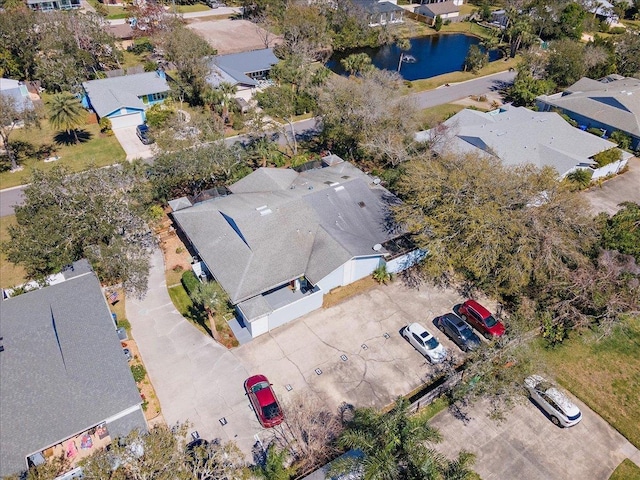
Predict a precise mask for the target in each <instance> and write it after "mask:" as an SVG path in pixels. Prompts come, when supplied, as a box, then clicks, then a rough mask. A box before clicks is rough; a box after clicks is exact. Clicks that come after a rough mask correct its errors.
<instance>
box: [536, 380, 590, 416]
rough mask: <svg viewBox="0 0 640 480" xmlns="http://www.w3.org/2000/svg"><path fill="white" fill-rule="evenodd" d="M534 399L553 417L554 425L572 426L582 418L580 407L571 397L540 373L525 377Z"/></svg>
mask: <svg viewBox="0 0 640 480" xmlns="http://www.w3.org/2000/svg"><path fill="white" fill-rule="evenodd" d="M524 384H525V386H526V387H527V390H529V395H530V396H531V398H532V400H533V401H534V402H536V403H537V404H538V406H539V407H540V408H542V409H543V410H544V411H545V412H547V414H548V415H549V416H550V417H551V421H552V422H553V424H554V425H558V426H563V427H571V426H573V425H575V424H576V423H578V422H579V421H580V420H582V413H581V412H580V409H579V408H578V407H577V406H576V405H575V404H574V403H573V402H572V401H571V400H569V397H567V395H566V394H565V393H564V392H562V391H561V390H559V389H558V388H557V387H556V386H554V385H553V384H551V383H550V382H548V381H547V380H545V379H544V378H542V377H541V376H540V375H531V376H530V377H527V378H525V380H524Z"/></svg>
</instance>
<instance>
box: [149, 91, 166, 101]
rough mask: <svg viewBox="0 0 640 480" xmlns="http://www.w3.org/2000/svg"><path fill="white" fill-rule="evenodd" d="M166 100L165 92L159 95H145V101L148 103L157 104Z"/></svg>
mask: <svg viewBox="0 0 640 480" xmlns="http://www.w3.org/2000/svg"><path fill="white" fill-rule="evenodd" d="M165 98H167V94H166V93H165V92H161V93H150V94H149V95H147V101H149V102H159V101H161V100H164V99H165Z"/></svg>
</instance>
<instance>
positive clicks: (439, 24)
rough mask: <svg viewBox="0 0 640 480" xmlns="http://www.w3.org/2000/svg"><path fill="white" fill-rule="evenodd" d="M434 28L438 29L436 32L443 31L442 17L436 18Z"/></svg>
mask: <svg viewBox="0 0 640 480" xmlns="http://www.w3.org/2000/svg"><path fill="white" fill-rule="evenodd" d="M433 28H435V29H436V32H439V31H440V30H441V29H442V17H441V16H440V15H437V16H436V21H435V24H434V26H433Z"/></svg>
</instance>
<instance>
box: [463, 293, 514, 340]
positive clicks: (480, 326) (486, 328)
mask: <svg viewBox="0 0 640 480" xmlns="http://www.w3.org/2000/svg"><path fill="white" fill-rule="evenodd" d="M458 313H459V315H460V316H461V317H462V318H463V319H464V320H466V321H467V322H468V323H470V324H471V325H473V326H474V327H475V328H476V329H477V330H478V331H479V332H480V333H482V334H483V335H484V336H485V337H487V338H491V337H501V336H502V335H503V334H504V331H505V328H504V325H503V324H502V323H501V322H500V321H499V320H496V318H495V317H494V316H493V315H492V314H491V312H490V311H489V310H487V309H486V308H484V307H483V306H482V305H480V304H479V303H478V302H476V301H475V300H467V301H466V302H464V303H463V304H462V305H460V309H459V310H458Z"/></svg>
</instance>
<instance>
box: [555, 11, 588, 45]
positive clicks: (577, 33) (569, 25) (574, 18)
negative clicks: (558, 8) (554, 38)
mask: <svg viewBox="0 0 640 480" xmlns="http://www.w3.org/2000/svg"><path fill="white" fill-rule="evenodd" d="M585 15H586V13H585V10H584V8H583V7H582V6H581V5H579V4H578V3H576V2H570V3H569V4H568V5H567V6H566V7H565V8H564V10H562V14H561V15H560V22H559V23H560V28H561V30H562V33H563V34H564V36H565V37H567V38H570V39H573V40H580V38H581V37H582V22H583V21H584V17H585Z"/></svg>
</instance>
